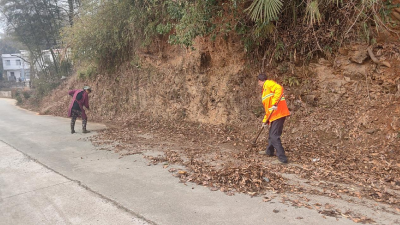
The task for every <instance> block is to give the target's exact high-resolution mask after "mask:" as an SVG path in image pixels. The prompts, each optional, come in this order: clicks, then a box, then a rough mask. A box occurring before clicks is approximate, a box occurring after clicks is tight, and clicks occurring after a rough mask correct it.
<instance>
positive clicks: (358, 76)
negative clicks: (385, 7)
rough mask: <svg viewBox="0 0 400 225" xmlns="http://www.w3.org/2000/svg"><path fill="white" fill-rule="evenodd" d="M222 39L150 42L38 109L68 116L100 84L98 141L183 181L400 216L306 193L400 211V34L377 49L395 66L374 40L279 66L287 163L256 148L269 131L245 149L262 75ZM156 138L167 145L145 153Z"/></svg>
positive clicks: (338, 210)
mask: <svg viewBox="0 0 400 225" xmlns="http://www.w3.org/2000/svg"><path fill="white" fill-rule="evenodd" d="M199 43H201V42H199ZM215 46H223V47H221V48H217V47H215ZM215 46H214V45H213V46H212V45H211V44H209V43H201V44H199V46H196V49H197V50H194V51H189V50H185V49H179V48H171V49H168V50H166V51H164V53H163V54H161V55H155V54H152V53H151V52H142V53H140V54H138V56H139V57H138V59H137V60H133V61H132V62H130V63H129V64H127V65H125V66H124V67H122V68H121V69H120V70H119V71H118V72H116V73H115V74H99V75H97V76H96V77H95V78H93V79H91V80H79V79H77V78H71V79H70V80H68V81H66V82H65V83H64V84H62V85H61V86H60V87H59V88H58V89H57V90H55V91H54V92H53V94H52V95H51V96H49V97H48V98H46V101H44V102H42V103H41V105H40V107H39V111H40V112H41V113H42V114H52V115H58V116H66V109H67V106H68V104H69V100H70V97H69V96H68V95H67V90H68V89H77V88H81V86H83V84H88V85H90V86H92V87H93V94H92V96H91V99H90V101H91V102H90V104H91V107H92V109H91V110H90V112H89V121H101V122H106V123H107V124H108V125H109V127H110V129H108V130H105V131H103V132H101V133H99V135H98V136H97V137H96V138H94V139H93V140H92V141H93V142H94V143H96V144H97V145H98V146H99V149H107V150H115V151H117V152H118V153H120V154H121V155H124V154H137V153H142V154H144V155H147V156H146V157H148V158H149V159H150V162H152V163H160V162H162V163H164V164H165V168H166V169H170V171H171V172H172V173H173V174H175V175H176V176H178V177H179V178H180V179H181V180H182V182H188V181H190V182H196V183H198V184H200V185H205V186H208V187H210V189H211V190H220V191H224V192H226V193H227V194H232V195H233V194H234V193H236V192H243V193H248V194H249V195H266V197H265V201H266V202H268V201H269V199H270V198H274V194H272V193H275V194H276V193H286V194H285V196H286V197H282V195H281V197H282V198H283V199H284V200H285V201H288V202H290V204H293V205H295V206H303V207H308V208H314V209H316V210H319V211H320V212H321V214H323V215H327V216H344V217H349V218H350V219H353V221H355V222H373V221H376V222H378V223H380V224H396V223H399V221H398V220H395V219H388V218H389V217H390V216H388V217H387V218H386V217H385V218H386V220H384V219H382V218H381V219H379V217H378V216H371V215H369V213H368V211H365V212H363V210H359V211H358V212H352V211H351V210H348V211H345V210H343V207H341V206H340V204H338V205H336V206H335V207H334V206H330V205H329V204H328V205H322V203H319V202H315V201H314V200H310V197H309V196H308V195H311V196H323V197H326V198H327V199H329V198H334V199H337V200H340V201H342V204H344V205H346V204H356V205H364V206H365V207H367V208H366V209H369V210H380V211H382V212H383V211H384V212H385V213H387V214H388V215H399V213H400V200H399V199H400V154H399V153H400V104H399V103H400V102H399V101H400V87H399V86H400V79H399V75H398V74H397V71H398V70H399V63H398V62H399V61H400V51H399V50H398V49H399V46H398V45H397V44H388V43H386V44H384V45H378V46H376V47H375V48H374V49H373V52H374V54H375V55H376V57H378V58H379V59H380V60H382V61H385V62H388V63H389V64H390V67H387V66H384V65H379V66H378V65H377V64H376V63H374V62H372V61H371V59H370V57H369V56H368V54H367V46H363V45H357V46H354V47H347V48H342V49H341V55H340V56H338V57H336V58H334V59H329V60H325V59H320V60H318V61H316V62H314V63H311V64H310V66H308V67H296V66H294V65H292V64H287V63H281V64H280V65H279V66H278V67H277V68H276V69H274V70H273V71H272V72H273V74H274V77H273V79H275V80H277V81H279V82H280V83H283V84H284V86H285V89H286V90H285V95H286V97H287V101H288V105H289V108H290V110H291V113H292V116H291V117H290V118H289V119H288V120H287V122H286V125H285V128H284V135H283V137H282V140H283V143H284V147H285V148H286V151H287V155H288V157H289V160H290V164H289V165H281V164H279V163H277V162H276V161H275V158H267V157H265V156H261V155H259V154H258V152H259V151H261V150H263V148H264V146H265V145H266V143H267V138H266V134H267V133H264V136H263V137H262V138H261V139H260V140H259V144H258V147H256V148H248V144H249V143H250V142H251V141H252V139H253V138H254V136H255V134H256V132H257V130H258V129H259V127H260V123H261V119H262V116H263V109H262V107H261V103H260V100H259V95H260V90H258V89H257V86H256V80H255V76H256V74H257V71H258V68H253V67H252V66H249V64H248V63H247V62H246V61H245V60H244V55H243V54H242V53H240V52H241V50H240V49H239V48H237V47H235V46H234V45H232V46H229V45H227V44H224V45H223V44H219V45H217V44H216V45H215ZM28 107H29V106H28ZM89 126H90V125H89ZM68 129H69V128H66V132H68ZM110 144H111V147H110ZM154 146H158V147H162V149H163V151H164V152H163V153H159V155H158V154H156V155H154V154H146V151H149V152H151V151H153V150H154ZM157 149H160V148H157ZM174 165H183V166H185V168H186V169H184V170H179V169H175V166H174ZM290 194H295V195H294V196H295V197H293V196H292V197H288V196H290ZM307 196H308V197H307ZM303 197H304V198H303ZM325 202H326V203H329V200H328V201H325ZM349 202H350V203H349ZM324 204H325V203H324ZM349 208H351V207H350V206H349ZM385 215H386V214H385ZM394 218H395V217H394ZM388 221H389V222H388Z"/></svg>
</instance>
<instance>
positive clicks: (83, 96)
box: [68, 86, 92, 134]
mask: <svg viewBox="0 0 400 225" xmlns="http://www.w3.org/2000/svg"><path fill="white" fill-rule="evenodd" d="M90 92H92V90H91V88H90V87H89V86H84V87H83V90H82V89H79V90H71V91H69V92H68V94H69V95H71V96H72V101H71V104H70V105H69V108H68V117H71V134H73V133H75V121H76V118H77V117H82V133H89V132H90V131H88V130H86V124H87V116H86V113H85V109H84V108H83V106H85V107H86V108H87V109H89V93H90Z"/></svg>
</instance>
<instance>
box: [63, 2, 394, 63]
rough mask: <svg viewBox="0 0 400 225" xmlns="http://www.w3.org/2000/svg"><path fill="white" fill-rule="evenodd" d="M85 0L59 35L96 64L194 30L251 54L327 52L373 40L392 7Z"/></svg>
mask: <svg viewBox="0 0 400 225" xmlns="http://www.w3.org/2000/svg"><path fill="white" fill-rule="evenodd" d="M84 2H86V6H85V7H82V8H81V16H80V20H79V21H77V22H76V23H75V24H74V26H73V27H71V28H68V29H66V30H64V36H65V39H64V40H65V42H66V43H68V44H69V46H72V47H73V49H74V52H75V56H77V58H78V59H81V60H88V61H89V62H95V64H96V67H97V68H98V69H100V70H103V69H113V68H115V67H117V66H118V65H119V64H120V63H122V62H125V61H131V58H130V57H131V56H134V52H135V49H137V48H139V47H143V46H150V47H152V46H153V45H156V44H157V45H158V44H159V43H160V42H162V43H165V42H168V43H170V44H175V45H182V46H184V47H190V46H192V44H193V40H194V39H195V38H196V37H208V38H210V40H216V39H217V38H218V37H222V38H224V39H225V40H228V39H229V38H230V37H231V38H236V39H238V38H240V39H241V41H242V43H241V44H242V45H243V47H244V49H245V51H246V52H247V53H248V55H249V56H251V57H254V58H256V59H260V58H262V57H263V56H264V57H268V58H271V59H274V60H275V61H277V62H279V61H284V60H288V61H293V60H295V59H296V58H297V59H299V58H302V59H303V61H305V62H307V60H310V59H312V58H313V57H314V56H315V55H325V56H327V57H331V56H332V55H333V54H334V53H335V51H336V50H337V48H339V47H340V46H341V45H342V44H343V43H345V42H346V41H347V40H360V41H368V42H369V43H372V42H373V40H374V39H373V38H372V36H373V35H374V31H373V30H377V31H379V29H381V28H382V27H384V26H382V25H383V24H382V22H381V21H382V20H380V19H379V18H381V17H380V16H387V15H389V14H390V10H391V9H392V8H393V7H395V5H393V4H391V2H390V1H385V2H384V1H382V0H365V1H362V2H359V1H356V0H350V1H341V0H310V1H303V0H273V1H271V0H255V1H247V0H222V1H216V0H191V1H184V0H163V1H162V0H146V1H144V0H143V1H139V0H138V1H135V0H120V1H111V0H110V1H103V2H102V3H101V4H97V3H96V4H95V6H96V7H93V2H92V1H84ZM89 3H91V4H92V5H91V4H89ZM83 5H85V4H83ZM372 26H373V27H374V28H375V29H371V27H372Z"/></svg>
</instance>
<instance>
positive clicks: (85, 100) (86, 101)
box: [68, 89, 89, 120]
mask: <svg viewBox="0 0 400 225" xmlns="http://www.w3.org/2000/svg"><path fill="white" fill-rule="evenodd" d="M81 91H83V94H82V99H81V100H76V96H77V95H78V93H79V92H81ZM68 94H69V95H71V96H72V101H71V104H69V108H68V117H71V111H72V106H73V105H74V102H75V101H76V102H77V103H78V105H79V108H81V112H82V119H83V120H86V119H87V116H86V113H85V110H84V109H83V106H85V107H86V108H87V109H89V95H88V93H87V92H86V91H84V90H82V89H79V90H71V91H69V92H68Z"/></svg>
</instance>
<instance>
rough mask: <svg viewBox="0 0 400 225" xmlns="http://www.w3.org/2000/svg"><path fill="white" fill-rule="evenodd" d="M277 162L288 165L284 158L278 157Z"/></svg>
mask: <svg viewBox="0 0 400 225" xmlns="http://www.w3.org/2000/svg"><path fill="white" fill-rule="evenodd" d="M278 160H279V162H281V163H284V164H286V163H288V159H287V158H286V157H279V158H278Z"/></svg>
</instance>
